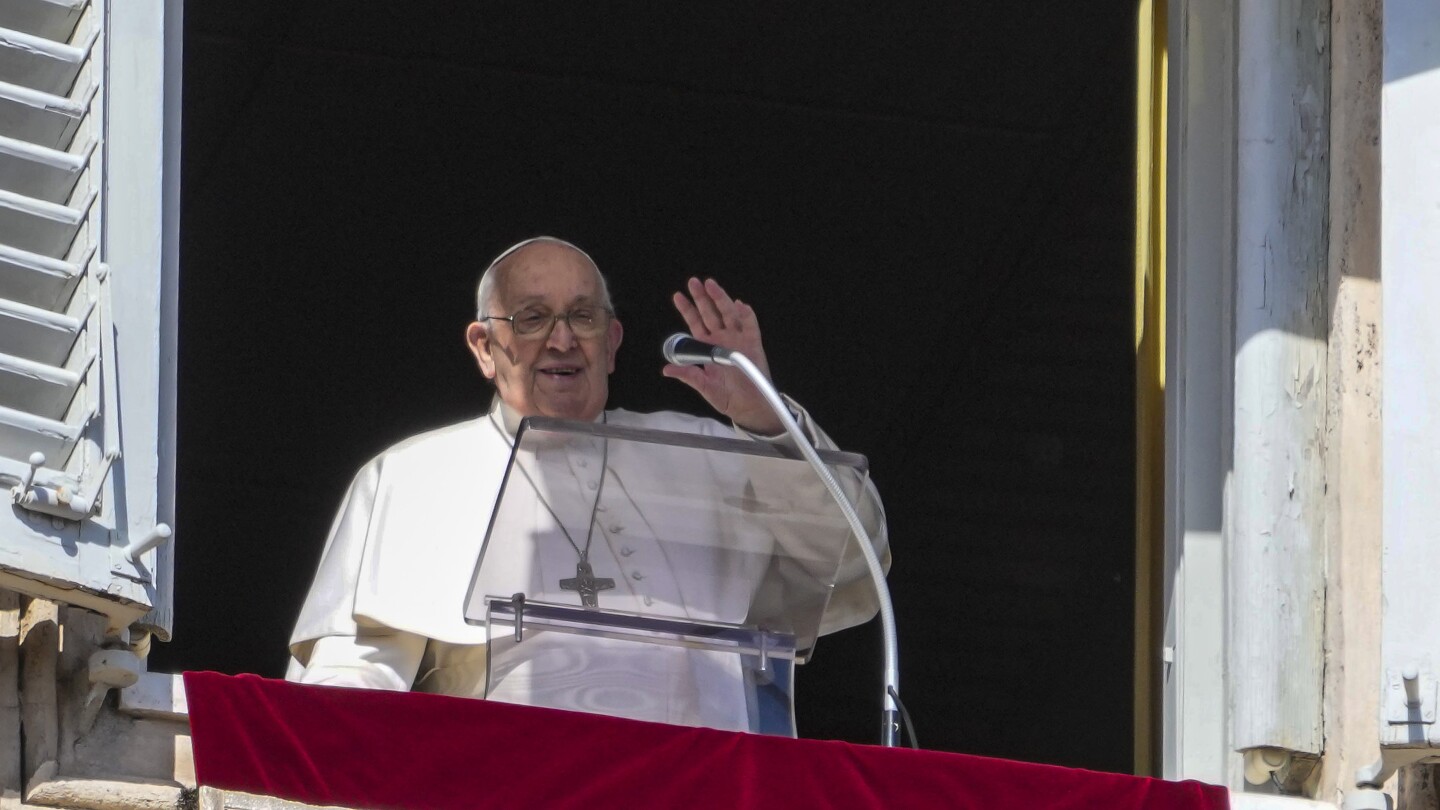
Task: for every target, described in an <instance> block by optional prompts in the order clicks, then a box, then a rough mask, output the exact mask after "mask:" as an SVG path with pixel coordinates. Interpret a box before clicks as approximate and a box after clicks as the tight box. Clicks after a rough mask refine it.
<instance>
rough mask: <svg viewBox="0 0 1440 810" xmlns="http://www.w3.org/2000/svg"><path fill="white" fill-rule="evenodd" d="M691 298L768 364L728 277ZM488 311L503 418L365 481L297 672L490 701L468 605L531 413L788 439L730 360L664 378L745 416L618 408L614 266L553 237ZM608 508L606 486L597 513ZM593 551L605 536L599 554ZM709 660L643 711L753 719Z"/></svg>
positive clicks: (483, 366) (501, 264)
mask: <svg viewBox="0 0 1440 810" xmlns="http://www.w3.org/2000/svg"><path fill="white" fill-rule="evenodd" d="M688 292H689V295H688V297H687V296H686V295H683V294H680V293H676V294H675V296H674V303H675V306H676V308H677V309H678V310H679V312H680V315H681V317H682V318H683V319H684V320H685V323H686V325H687V326H688V327H689V329H690V332H691V333H692V334H693V335H695V336H696V337H697V338H699V339H701V340H704V341H707V342H709V343H713V344H716V345H720V346H725V347H728V348H732V349H737V350H739V351H741V352H743V353H744V354H745V355H746V356H748V357H749V358H750V359H751V360H753V361H754V362H755V363H756V364H757V365H758V366H759V367H760V368H761V369H762V370H765V372H766V374H767V375H768V373H769V372H768V367H767V365H766V362H765V353H764V350H763V347H762V345H761V340H760V329H759V325H758V323H757V321H756V317H755V312H754V310H753V309H752V308H751V307H750V306H749V305H748V304H745V303H742V302H740V301H738V300H735V299H732V298H731V297H730V296H729V295H728V294H727V293H726V292H725V290H724V289H722V288H721V287H720V285H719V284H717V283H715V282H714V281H713V280H710V281H705V282H701V281H699V280H697V279H691V280H690V281H689V283H688ZM477 304H478V311H477V320H476V321H475V322H473V323H471V324H470V325H469V326H468V327H467V329H466V332H465V340H466V344H467V345H468V346H469V348H470V351H471V353H472V354H473V355H474V356H475V360H476V363H477V364H478V366H479V368H480V371H481V373H482V374H484V375H485V377H486V378H487V379H489V380H491V381H492V382H493V383H494V385H495V390H496V396H495V399H494V402H493V404H492V406H491V409H490V412H489V413H488V414H486V415H485V416H483V417H481V418H479V419H476V420H472V421H469V422H465V423H461V424H459V425H454V426H451V427H447V428H442V429H440V430H436V431H431V432H429V433H425V434H421V435H419V436H416V437H413V438H411V439H408V440H406V441H404V442H401V443H400V444H398V445H396V446H394V447H392V448H390V449H389V450H387V451H385V452H384V453H382V454H380V455H379V456H378V457H376V458H375V459H374V460H372V461H371V462H370V463H369V464H367V465H365V467H363V468H362V469H361V470H360V472H359V473H358V474H357V476H356V478H355V480H354V482H353V483H352V484H351V487H350V491H349V492H348V494H347V495H346V498H345V501H344V503H343V504H342V506H341V508H340V511H339V513H338V515H337V517H336V520H335V523H334V525H333V527H332V530H331V536H330V539H329V542H328V543H327V545H326V548H325V552H324V555H323V557H322V559H321V563H320V568H319V571H318V572H317V574H316V577H315V582H314V584H313V585H312V587H311V590H310V594H309V596H308V597H307V599H306V601H305V604H304V606H303V608H302V610H301V613H300V617H299V620H298V622H297V623H296V628H295V632H294V634H293V635H292V637H291V642H290V648H291V652H292V654H293V656H294V660H293V661H292V662H291V669H290V673H289V675H288V676H287V677H289V678H290V679H291V680H298V681H301V682H304V683H313V684H328V685H336V686H356V687H369V688H380V689H395V690H404V689H412V688H413V689H415V690H417V691H429V692H440V693H445V694H455V695H465V696H477V697H478V696H483V695H484V694H485V681H486V673H485V665H486V638H485V631H484V628H483V627H477V626H472V625H470V624H467V623H466V622H465V621H464V617H463V615H462V611H461V604H462V601H463V600H464V597H465V595H466V592H467V590H468V588H469V586H470V584H471V577H472V575H473V573H474V565H475V561H476V558H477V556H478V553H479V549H480V545H481V543H482V541H483V539H484V535H485V527H486V525H487V524H488V523H489V521H490V518H491V512H492V510H494V509H495V506H496V498H497V496H498V493H499V489H500V483H501V479H502V477H503V475H504V472H505V468H506V465H507V461H508V459H509V456H510V451H511V448H512V447H513V446H514V442H515V435H516V430H517V428H518V426H519V424H520V420H521V419H523V418H524V417H527V416H548V417H556V418H562V419H570V420H582V421H592V422H593V421H597V420H604V421H607V422H610V423H612V424H617V425H631V426H637V427H648V428H657V429H662V430H671V431H684V432H693V433H704V434H709V435H717V436H721V435H727V434H728V435H729V436H731V437H734V436H736V435H739V436H741V437H745V438H748V439H752V440H765V439H769V440H777V439H779V434H781V433H782V432H783V427H782V425H781V423H780V421H779V420H778V419H777V418H776V416H775V414H774V413H773V412H772V411H771V410H770V408H769V406H768V405H767V404H766V402H765V400H764V399H763V398H762V397H761V396H760V394H759V393H758V392H757V391H756V390H755V389H754V387H753V386H752V385H751V384H750V383H749V381H748V380H746V379H745V378H744V377H743V375H741V374H740V373H739V372H738V371H736V370H735V369H731V368H726V367H721V366H703V367H700V366H684V367H682V366H675V365H670V366H666V367H665V369H664V371H663V373H664V374H665V376H668V377H673V378H676V379H679V380H680V381H682V382H684V383H686V384H688V385H690V386H691V387H693V388H694V389H695V390H696V391H698V392H699V393H700V394H701V395H702V396H703V397H704V398H705V400H706V401H707V402H708V403H709V404H710V405H711V406H712V407H713V408H714V409H715V410H716V411H718V412H719V413H720V414H722V415H724V416H725V417H727V418H728V419H729V421H730V422H731V425H732V426H726V425H723V424H721V423H719V422H717V421H715V420H712V419H701V418H698V417H691V416H686V415H683V414H676V413H654V414H635V413H630V412H626V411H610V412H608V413H607V412H606V411H605V404H606V399H607V396H608V390H609V389H608V379H609V375H610V374H611V373H612V372H613V371H614V369H615V356H616V352H617V350H618V349H619V348H620V343H621V339H622V337H623V335H624V330H623V328H622V326H621V324H620V321H619V320H618V319H617V318H616V317H615V315H614V311H613V308H612V306H611V303H610V297H609V293H608V291H607V289H606V284H605V279H604V277H603V276H601V274H600V272H599V270H598V268H597V267H596V266H595V263H594V262H593V261H591V260H590V257H589V256H588V255H586V254H585V253H584V252H583V251H581V250H580V249H579V248H578V247H575V246H574V245H572V244H570V243H568V242H564V241H562V240H559V239H555V238H552V237H538V238H535V239H530V240H526V241H524V242H521V243H519V244H517V245H515V246H513V247H511V248H509V249H508V250H506V251H504V252H503V253H501V254H500V256H498V257H497V258H496V259H495V261H493V262H492V263H491V264H490V266H489V267H488V268H487V269H486V270H485V272H484V274H483V276H482V278H481V281H480V286H479V290H478V293H477ZM791 407H792V410H793V411H794V413H795V415H796V417H797V418H798V420H799V421H800V424H801V426H802V428H803V429H804V430H806V432H807V433H809V434H810V436H811V438H812V440H813V441H815V442H816V443H817V445H818V446H822V447H833V444H832V443H831V442H830V440H829V439H828V437H826V436H825V435H824V434H823V433H822V432H820V431H819V430H818V429H816V428H815V427H814V426H813V425H811V424H810V421H809V418H808V416H807V415H806V414H805V412H804V411H803V410H801V409H799V407H798V406H795V405H794V404H793V403H791ZM610 473H611V471H610V470H606V471H604V472H603V473H602V475H608V474H610ZM602 480H603V479H602ZM722 483H724V482H717V486H718V485H720V484H722ZM616 488H617V489H618V488H619V487H616ZM604 491H605V490H603V489H602V492H604ZM537 493H538V490H537ZM864 495H865V497H864V498H862V501H863V503H862V504H861V511H862V514H864V515H865V516H866V517H867V522H869V523H871V524H872V525H871V526H870V527H869V528H870V531H871V532H872V535H873V537H874V540H875V542H876V546H877V551H878V552H879V553H880V554H881V556H882V559H886V560H887V561H888V553H887V552H888V550H887V546H886V541H885V532H884V522H883V516H882V513H881V511H880V507H879V502H878V497H877V496H875V494H874V490H873V487H868V486H867V488H866V489H865V491H864ZM600 505H601V504H600V501H599V496H597V497H596V503H595V506H596V507H597V508H598V507H600ZM632 506H633V508H636V509H639V510H640V511H641V512H643V511H644V510H645V509H646V508H648V507H646V506H645V505H644V504H634V505H632ZM592 519H593V516H592ZM572 545H574V541H573V540H572ZM589 550H590V549H589V541H588V540H587V541H586V547H585V549H584V551H585V552H588V551H589ZM577 553H579V549H578V546H577ZM581 562H582V563H583V562H585V559H584V554H583V553H582V555H581ZM671 579H672V580H674V581H672V582H670V583H669V584H670V586H671V588H672V591H673V592H678V591H683V590H684V582H683V579H684V572H672V575H671ZM665 584H666V583H664V582H659V583H655V587H663V586H664V585H665ZM681 596H682V598H683V594H681ZM875 604H876V603H875V601H874V597H873V594H872V592H871V590H870V584H869V583H868V582H865V581H863V580H856V581H852V582H848V583H846V584H844V585H842V586H840V587H837V588H836V590H835V592H834V593H833V595H832V596H831V598H830V601H829V605H828V607H827V609H826V612H825V615H824V617H823V619H822V622H821V630H822V632H830V631H833V630H838V629H842V628H844V627H848V626H852V625H855V624H859V623H861V622H864V621H866V620H867V619H869V618H870V617H871V616H872V615H873V614H874V612H875V609H876V608H875ZM601 606H602V607H603V606H604V605H603V604H602V605H601ZM676 654H677V655H678V654H683V651H677V652H676ZM692 657H693V656H692ZM705 666H706V665H705V663H704V662H703V661H702V662H700V663H699V664H696V665H695V666H693V667H690V668H688V669H687V668H686V667H685V666H682V667H680V669H678V670H676V671H677V672H680V674H674V675H672V676H667V677H670V681H669V682H667V685H666V687H665V688H666V689H670V690H673V691H675V692H676V695H678V697H674V698H671V699H669V701H668V703H667V702H664V701H662V702H661V703H660V704H657V705H659V708H657V709H652V710H647V711H642V712H639V713H632V714H631V715H630V716H635V717H638V718H640V719H655V720H664V721H669V722H679V723H688V724H693V725H707V726H714V727H720V728H738V729H744V728H747V727H750V725H752V724H749V723H747V721H746V719H745V713H744V707H743V701H739V702H738V703H737V700H738V699H731V698H728V697H724V696H722V697H720V698H718V699H717V698H716V697H715V694H717V693H719V692H725V691H726V690H725V689H724V688H721V689H719V690H718V692H717V690H715V689H712V688H711V685H710V684H709V683H708V682H709V681H713V680H714V678H713V677H708V676H705V675H704V674H703V673H702V674H699V675H694V674H693V673H692V670H693V671H694V672H700V670H703V669H705ZM681 670H683V672H681ZM713 674H714V673H711V675H713ZM722 680H723V678H722ZM687 695H688V697H687ZM619 713H622V714H624V713H625V712H619ZM752 716H753V712H752Z"/></svg>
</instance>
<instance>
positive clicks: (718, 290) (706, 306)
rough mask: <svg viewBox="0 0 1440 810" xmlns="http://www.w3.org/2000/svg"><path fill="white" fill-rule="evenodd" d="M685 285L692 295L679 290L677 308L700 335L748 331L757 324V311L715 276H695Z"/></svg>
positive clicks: (693, 331) (686, 322) (676, 297)
mask: <svg viewBox="0 0 1440 810" xmlns="http://www.w3.org/2000/svg"><path fill="white" fill-rule="evenodd" d="M685 286H686V289H687V290H688V291H689V293H690V298H689V299H686V298H685V296H683V295H682V294H680V293H676V294H675V295H674V302H675V308H676V309H677V310H679V312H680V316H681V317H682V318H684V319H685V324H686V325H687V326H689V327H690V330H691V334H694V335H695V336H696V337H708V336H712V335H717V334H719V333H725V332H730V333H733V332H737V331H745V330H746V328H747V327H750V328H753V327H754V326H755V311H754V310H753V309H750V307H748V306H747V305H744V304H742V303H740V302H739V301H737V300H735V299H733V298H731V297H730V294H729V293H727V292H725V288H724V287H721V286H720V284H719V282H717V281H715V279H713V278H712V279H706V280H704V281H701V280H700V279H698V278H691V279H690V280H689V281H687V282H686V285H685Z"/></svg>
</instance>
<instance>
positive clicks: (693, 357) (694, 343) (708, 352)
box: [661, 332, 715, 366]
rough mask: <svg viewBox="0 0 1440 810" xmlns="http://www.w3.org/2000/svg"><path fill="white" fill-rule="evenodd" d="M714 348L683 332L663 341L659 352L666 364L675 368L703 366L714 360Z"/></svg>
mask: <svg viewBox="0 0 1440 810" xmlns="http://www.w3.org/2000/svg"><path fill="white" fill-rule="evenodd" d="M714 348H715V347H713V346H711V345H710V344H708V343H705V342H703V341H699V340H696V339H695V338H693V337H690V336H689V335H687V334H685V333H684V332H676V333H675V334H673V335H671V336H670V337H668V338H666V339H665V345H664V346H663V347H662V349H661V352H662V353H663V354H664V355H665V361H666V362H667V363H674V364H675V365H677V366H703V365H705V364H706V363H709V362H712V361H713V360H714V354H713V352H714Z"/></svg>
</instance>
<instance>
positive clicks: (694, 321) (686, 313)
mask: <svg viewBox="0 0 1440 810" xmlns="http://www.w3.org/2000/svg"><path fill="white" fill-rule="evenodd" d="M686 288H687V289H688V290H689V292H690V295H689V297H688V298H687V297H686V296H685V294H684V293H680V292H677V293H675V295H674V296H673V300H674V302H675V309H677V310H679V312H680V317H682V318H684V319H685V325H686V326H687V327H689V329H690V334H691V335H693V336H694V337H696V338H697V339H699V340H703V341H705V342H706V343H713V344H714V345H716V346H724V347H725V348H727V349H735V350H736V351H738V352H740V353H742V354H744V355H745V356H746V357H748V358H750V362H752V363H754V364H755V365H756V366H758V367H759V368H760V370H761V371H762V372H764V373H765V378H766V379H769V378H770V364H769V363H768V362H766V360H765V348H764V347H763V346H762V345H761V342H760V323H759V321H757V320H756V318H755V310H754V309H752V308H751V306H750V305H749V304H746V303H744V302H742V301H737V300H735V299H733V298H731V297H730V295H729V293H727V292H725V288H724V287H721V286H720V285H719V284H718V283H716V281H715V280H714V279H706V280H705V281H704V282H701V281H700V280H699V279H697V278H692V279H690V281H689V282H688V283H687V284H686ZM661 373H662V374H664V375H665V376H666V377H673V378H674V379H677V380H680V381H681V382H683V383H685V384H686V385H688V386H690V387H691V388H694V389H695V390H696V391H698V392H700V396H702V397H704V398H705V401H706V402H708V403H710V407H712V408H714V409H715V410H717V411H719V412H720V413H722V414H724V415H725V416H727V417H729V418H730V421H732V422H734V423H735V424H736V425H738V426H739V427H742V428H745V429H746V430H749V431H751V432H752V433H759V434H761V435H765V436H773V435H775V434H778V433H781V432H782V431H784V429H785V427H784V425H782V424H781V423H780V420H779V418H778V417H776V416H775V412H774V411H772V410H770V406H769V405H768V404H767V403H766V402H765V398H764V397H762V396H761V395H760V392H759V391H757V390H755V386H754V385H753V384H752V383H751V382H750V380H749V379H747V378H746V377H745V375H744V373H742V372H741V371H740V370H739V369H734V368H730V367H728V366H722V365H719V364H715V363H712V364H710V365H705V366H677V365H675V364H673V363H671V364H667V365H666V366H665V368H664V369H663V370H662V371H661Z"/></svg>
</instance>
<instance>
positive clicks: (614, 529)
mask: <svg viewBox="0 0 1440 810" xmlns="http://www.w3.org/2000/svg"><path fill="white" fill-rule="evenodd" d="M821 459H822V460H823V461H824V462H825V463H826V464H827V465H828V466H829V467H830V469H831V470H832V472H834V473H835V475H836V477H837V478H838V479H839V480H840V481H841V482H842V485H843V486H844V488H845V489H847V490H849V491H850V494H851V495H852V498H853V497H854V496H856V495H859V494H860V493H861V492H863V491H864V483H865V476H866V475H867V474H868V469H867V464H866V460H865V458H864V457H863V456H859V455H856V454H853V453H843V452H834V451H822V452H821ZM864 571H865V569H864V563H863V561H862V559H861V552H860V551H859V548H858V547H857V545H856V541H855V539H854V537H853V534H852V532H851V530H850V528H849V526H848V524H847V523H846V520H845V518H844V516H843V514H842V513H841V512H840V510H839V508H838V507H837V506H836V505H835V502H834V501H833V500H832V499H831V498H830V496H829V495H828V494H827V493H826V492H825V490H824V488H823V486H822V485H821V484H820V483H819V481H818V480H816V478H815V475H814V471H813V470H812V469H811V468H810V467H809V465H808V464H807V463H806V462H805V461H804V460H803V459H802V458H801V457H800V455H799V453H797V452H795V451H793V450H791V449H790V448H788V447H785V446H783V445H775V444H770V443H766V442H760V441H751V440H747V439H742V438H735V437H730V436H725V437H720V436H706V435H699V434H691V433H675V432H669V431H660V430H650V429H642V428H636V427H629V426H621V425H612V424H603V423H589V422H583V423H582V422H570V421H564V420H557V419H547V418H541V417H532V418H529V419H526V420H524V421H523V422H522V423H521V426H520V429H519V431H518V433H517V436H516V442H515V448H514V450H513V451H512V453H511V457H510V464H509V467H508V469H507V471H506V475H505V479H504V482H503V484H502V486H501V490H500V495H499V498H498V499H497V502H496V506H495V510H494V513H493V515H492V517H491V522H490V526H489V528H488V530H487V533H486V537H485V543H484V546H483V549H482V551H481V555H480V560H479V562H478V564H477V566H476V571H475V575H474V578H473V580H472V582H471V586H470V592H469V594H468V595H467V596H466V604H465V618H466V621H467V622H469V623H471V624H475V625H483V626H485V627H486V628H487V638H488V647H489V649H488V661H487V667H488V668H487V673H486V674H487V681H486V697H487V698H489V699H492V700H502V701H506V702H510V703H522V704H527V705H532V706H545V707H550V708H557V709H568V710H573V711H584V712H593V713H599V714H607V715H612V716H618V717H628V718H633V719H637V720H649V721H656V722H663V723H672V724H677V725H689V726H706V727H711V728H719V729H727V730H737V731H755V732H760V733H768V734H781V735H788V736H794V734H795V721H794V709H793V700H792V696H793V686H794V672H793V670H794V666H795V664H796V663H800V662H803V661H805V660H806V659H808V657H809V656H810V655H811V653H812V652H813V650H814V647H815V640H816V637H817V635H818V632H819V628H820V619H821V616H822V614H823V613H824V612H825V607H826V605H827V603H828V602H829V599H830V595H831V593H832V591H833V590H834V588H835V586H836V584H837V582H845V581H849V580H851V579H855V578H858V577H863V576H864V575H865V574H864Z"/></svg>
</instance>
